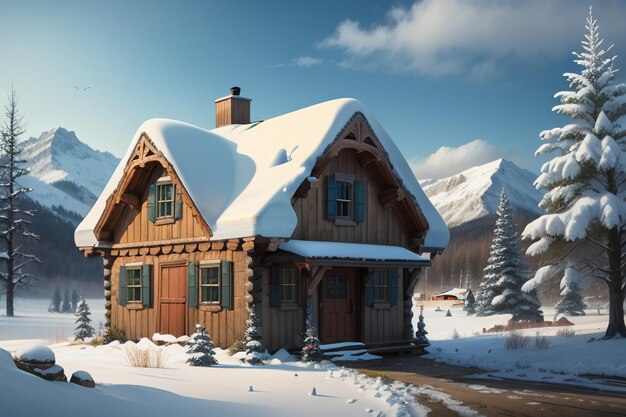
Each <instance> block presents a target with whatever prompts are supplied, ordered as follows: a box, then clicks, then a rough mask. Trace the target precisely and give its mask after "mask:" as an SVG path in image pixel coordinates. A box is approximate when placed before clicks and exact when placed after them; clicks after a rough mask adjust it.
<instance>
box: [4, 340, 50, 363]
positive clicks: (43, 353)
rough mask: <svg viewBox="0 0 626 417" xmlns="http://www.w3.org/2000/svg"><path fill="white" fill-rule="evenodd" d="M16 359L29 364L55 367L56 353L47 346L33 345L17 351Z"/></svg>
mask: <svg viewBox="0 0 626 417" xmlns="http://www.w3.org/2000/svg"><path fill="white" fill-rule="evenodd" d="M14 357H15V359H17V360H18V361H20V362H24V363H28V364H32V365H34V364H43V365H54V363H55V357H54V352H53V351H52V349H50V348H49V347H48V346H46V345H42V344H38V343H32V344H28V345H24V346H22V347H20V348H19V349H17V351H16V352H15V355H14Z"/></svg>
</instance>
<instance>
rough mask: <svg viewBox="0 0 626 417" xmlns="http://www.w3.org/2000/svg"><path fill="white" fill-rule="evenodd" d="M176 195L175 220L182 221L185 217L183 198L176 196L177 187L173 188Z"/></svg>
mask: <svg viewBox="0 0 626 417" xmlns="http://www.w3.org/2000/svg"><path fill="white" fill-rule="evenodd" d="M173 187H174V189H173V191H172V192H173V193H174V218H175V219H176V220H180V219H181V218H182V217H183V198H182V197H181V196H179V195H178V194H176V185H174V186H173Z"/></svg>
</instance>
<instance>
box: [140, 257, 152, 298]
mask: <svg viewBox="0 0 626 417" xmlns="http://www.w3.org/2000/svg"><path fill="white" fill-rule="evenodd" d="M141 305H143V306H144V307H147V308H151V307H152V265H142V266H141Z"/></svg>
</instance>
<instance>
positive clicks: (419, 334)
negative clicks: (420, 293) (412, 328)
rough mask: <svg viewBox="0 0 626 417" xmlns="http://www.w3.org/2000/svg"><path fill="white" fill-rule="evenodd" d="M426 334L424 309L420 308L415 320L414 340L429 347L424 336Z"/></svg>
mask: <svg viewBox="0 0 626 417" xmlns="http://www.w3.org/2000/svg"><path fill="white" fill-rule="evenodd" d="M427 334H428V332H427V331H426V323H424V307H421V308H420V315H419V318H418V319H417V331H416V332H415V339H416V340H417V342H418V343H419V344H420V345H424V346H430V342H429V341H428V338H427V337H426V335H427Z"/></svg>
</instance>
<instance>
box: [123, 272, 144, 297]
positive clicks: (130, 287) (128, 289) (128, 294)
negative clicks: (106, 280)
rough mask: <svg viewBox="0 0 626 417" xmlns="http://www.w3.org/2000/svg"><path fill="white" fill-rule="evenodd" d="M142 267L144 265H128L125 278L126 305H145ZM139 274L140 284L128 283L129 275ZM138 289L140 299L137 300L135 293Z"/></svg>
mask: <svg viewBox="0 0 626 417" xmlns="http://www.w3.org/2000/svg"><path fill="white" fill-rule="evenodd" d="M142 266H143V265H126V266H125V267H126V277H124V278H125V279H126V304H133V305H143V294H142V293H143V291H142V288H143V286H142V282H141V280H142V276H141V272H142V269H141V268H142ZM135 271H136V272H137V273H138V274H139V283H138V284H132V285H131V284H129V282H128V276H129V273H131V272H132V273H134V272H135ZM136 289H139V299H135V297H134V295H135V291H136ZM131 293H132V294H133V299H132V300H131V298H130V297H131Z"/></svg>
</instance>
